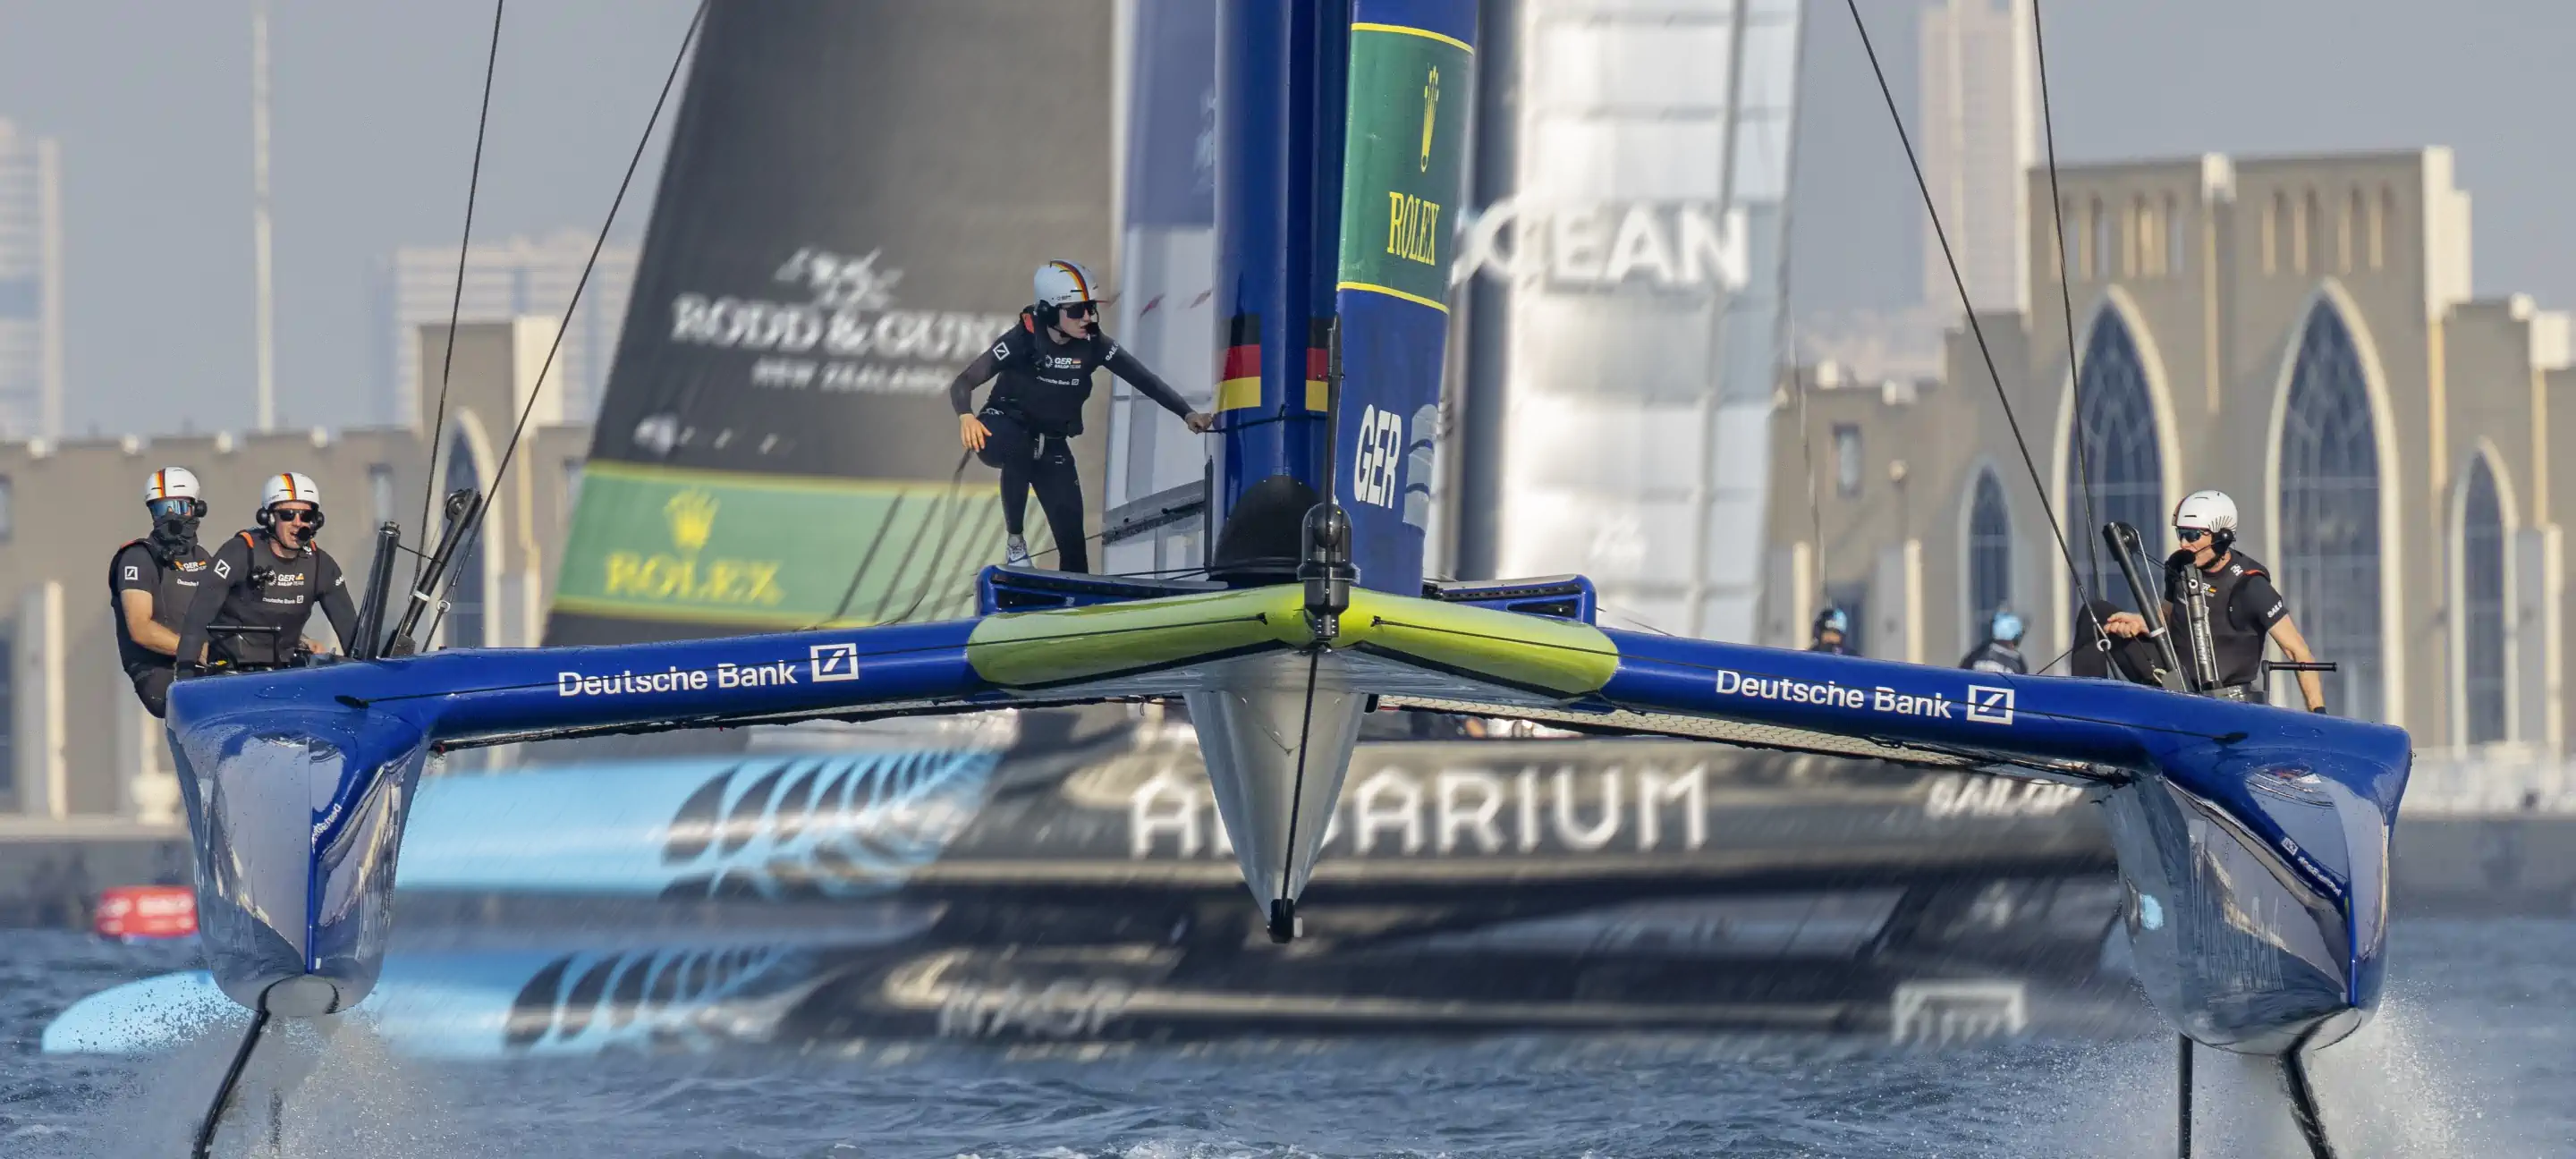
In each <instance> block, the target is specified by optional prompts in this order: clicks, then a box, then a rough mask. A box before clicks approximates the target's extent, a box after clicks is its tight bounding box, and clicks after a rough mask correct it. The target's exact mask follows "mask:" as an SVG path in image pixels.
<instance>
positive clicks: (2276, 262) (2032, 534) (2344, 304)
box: [1765, 148, 2576, 753]
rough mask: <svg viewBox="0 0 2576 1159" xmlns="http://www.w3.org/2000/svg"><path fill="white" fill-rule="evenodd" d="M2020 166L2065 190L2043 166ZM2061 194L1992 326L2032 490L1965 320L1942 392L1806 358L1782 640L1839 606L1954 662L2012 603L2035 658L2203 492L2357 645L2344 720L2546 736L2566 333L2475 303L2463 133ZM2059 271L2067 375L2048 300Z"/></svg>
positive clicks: (1780, 447)
mask: <svg viewBox="0 0 2576 1159" xmlns="http://www.w3.org/2000/svg"><path fill="white" fill-rule="evenodd" d="M2028 180H2029V181H2030V183H2031V189H2032V197H2033V199H2034V201H2035V203H2036V204H2038V205H2040V206H2043V207H2044V206H2046V205H2047V185H2046V182H2047V175H2046V173H2045V172H2034V173H2031V174H2029V175H2028ZM2062 185H2063V190H2064V193H2065V200H2064V202H2063V203H2062V205H2061V206H2060V209H2061V211H2062V212H2063V213H2064V214H2065V215H2066V225H2067V234H2068V252H2067V253H2066V254H2065V255H2064V261H2063V262H2061V261H2059V260H2058V255H2057V253H2056V249H2055V247H2054V245H2053V244H2052V241H2053V236H2054V231H2055V226H2054V223H2053V222H2052V221H2051V220H2050V219H2049V217H2048V215H2047V214H2045V213H2041V214H2036V215H2034V216H2033V218H2032V219H2031V220H2030V221H2029V222H2028V223H2027V227H2026V228H2027V229H2028V230H2029V235H2030V238H2031V245H2030V252H2031V253H2032V254H2033V255H2034V257H2033V258H2032V259H2031V264H2030V269H2029V271H2028V272H2029V280H2030V283H2031V285H2033V286H2034V287H2037V293H2036V294H2035V295H2034V298H2035V300H2034V302H2033V303H2032V307H2031V312H2030V313H2029V314H2023V313H2019V312H2009V311H2003V312H1996V313H1992V314H1988V315H1985V316H1983V317H1981V318H1980V319H1979V321H1980V324H1981V326H1982V329H1983V330H1984V332H1985V336H1986V338H1987V339H1988V340H1989V341H1990V342H1991V343H1992V345H1993V351H1994V359H1995V363H1996V365H1997V366H1998V368H1999V369H2000V370H2001V373H2002V374H2003V376H2004V382H2003V384H2002V385H2003V392H2004V394H2005V396H2006V397H2008V398H2009V400H2010V402H2011V405H2012V408H2013V413H2014V415H2015V417H2017V418H2018V419H2019V422H2020V425H2021V429H2022V431H2023V433H2024V434H2025V435H2026V436H2027V437H2028V438H2029V440H2030V446H2029V448H2028V449H2029V453H2030V455H2031V456H2032V457H2033V459H2035V461H2036V466H2037V469H2038V472H2039V474H2040V476H2041V481H2042V482H2043V483H2044V495H2043V493H2042V491H2043V489H2035V488H2034V487H2033V485H2032V480H2031V478H2030V471H2029V469H2028V468H2026V467H2025V466H2024V462H2023V459H2022V451H2021V449H2020V448H2018V447H2016V446H2015V444H2014V442H2013V439H2012V436H2011V433H2010V431H2009V429H2008V427H2007V424H2006V422H2005V416H2004V414H2003V412H2002V409H2001V407H2000V405H1999V404H1998V402H1997V400H1996V392H1995V387H1994V384H1993V383H1992V382H1991V381H1990V380H1989V379H1988V377H1987V374H1986V370H1985V364H1984V361H1983V359H1982V358H1981V356H1980V355H1979V353H1978V351H1977V349H1976V347H1975V345H1974V342H1973V340H1972V339H1971V338H1970V336H1969V335H1968V334H1966V333H1965V332H1963V331H1953V332H1952V333H1951V335H1950V336H1949V352H1948V357H1947V371H1946V373H1945V374H1944V376H1943V377H1942V378H1941V380H1939V381H1938V382H1934V383H1916V382H1904V383H1873V384H1866V385H1859V384H1844V383H1840V382H1838V381H1837V380H1836V376H1835V375H1834V374H1832V373H1831V372H1825V373H1816V372H1808V373H1805V374H1803V375H1802V376H1801V377H1800V379H1799V381H1797V382H1793V383H1792V384H1790V386H1789V387H1788V388H1786V389H1785V390H1784V393H1783V395H1782V400H1783V406H1782V407H1781V409H1780V411H1779V419H1778V421H1777V422H1776V423H1775V425H1774V428H1773V429H1774V441H1773V455H1774V462H1775V463H1778V464H1779V465H1780V470H1779V472H1778V475H1777V478H1776V479H1775V481H1774V485H1773V487H1772V491H1771V494H1772V519H1771V524H1770V526H1771V527H1772V528H1773V532H1772V535H1773V548H1772V552H1771V559H1772V563H1771V585H1770V589H1769V591H1768V593H1767V594H1768V599H1767V602H1766V609H1767V610H1766V614H1765V637H1766V639H1767V640H1769V641H1770V642H1773V643H1777V644H1781V645H1786V646H1794V645H1797V644H1800V643H1803V641H1804V639H1805V634H1806V624H1807V618H1808V617H1809V616H1810V615H1811V614H1812V612H1813V611H1814V609H1815V608H1816V607H1817V605H1818V602H1819V601H1820V600H1823V599H1833V600H1836V601H1838V602H1841V603H1843V604H1845V605H1846V607H1847V610H1852V611H1854V612H1856V613H1858V614H1859V616H1858V618H1859V619H1860V620H1861V622H1862V636H1863V640H1862V644H1863V647H1864V648H1865V650H1866V651H1867V652H1868V653H1869V654H1871V655H1874V656H1883V657H1889V658H1896V659H1906V660H1916V661H1924V662H1930V663H1953V662H1955V661H1956V660H1957V658H1958V657H1959V656H1960V655H1962V654H1963V653H1965V652H1966V651H1967V650H1968V648H1969V647H1971V646H1972V645H1973V644H1975V643H1976V641H1977V639H1978V626H1979V625H1980V624H1981V623H1982V621H1983V619H1984V618H1985V616H1986V614H1987V613H1989V612H1990V611H1991V610H1992V609H1994V608H1997V607H2010V608H2013V609H2015V610H2017V611H2020V612H2022V613H2023V614H2024V616H2025V617H2026V618H2027V619H2028V620H2029V621H2030V639H2029V641H2028V642H2027V644H2026V645H2025V651H2027V652H2029V653H2030V654H2031V655H2032V656H2033V658H2034V661H2035V662H2036V661H2042V660H2046V659H2047V658H2049V657H2053V656H2057V655H2059V654H2060V653H2062V652H2063V651H2064V650H2065V649H2066V647H2067V646H2068V640H2069V638H2070V636H2069V632H2070V630H2071V628H2072V625H2073V622H2074V616H2075V609H2076V606H2077V603H2076V597H2077V593H2078V592H2079V591H2087V592H2091V593H2093V594H2094V595H2096V596H2101V597H2106V598H2112V599H2114V600H2115V601H2117V602H2123V603H2125V602H2127V599H2128V597H2127V596H2126V594H2125V592H2124V591H2123V585H2122V584H2121V582H2120V581H2119V579H2118V578H2117V573H2116V571H2113V570H2112V568H2111V566H2110V564H2109V562H2108V560H2107V559H2103V560H2101V561H2100V562H2099V563H2098V564H2097V563H2096V562H2095V557H2094V554H2093V553H2094V551H2095V549H2096V545H2098V544H2099V543H2100V540H2099V538H2098V535H2097V534H2096V533H2095V532H2094V530H2093V528H2094V527H2096V526H2098V524H2099V523H2100V522H2101V521H2106V520H2113V519H2116V520H2121V521H2124V522H2127V523H2130V524H2132V525H2134V526H2136V527H2137V528H2138V529H2139V530H2140V531H2141V532H2142V533H2144V534H2145V535H2146V536H2147V537H2148V539H2149V541H2150V543H2151V544H2152V545H2153V546H2154V547H2155V548H2156V549H2157V550H2158V551H2159V552H2161V551H2163V550H2169V549H2170V547H2171V544H2170V543H2169V542H2168V537H2169V535H2170V532H2169V531H2167V530H2166V526H2167V522H2168V517H2169V515H2170V513H2171V511H2172V509H2173V505H2174V504H2175V503H2176V502H2178V501H2180V499H2181V497H2182V496H2183V495H2185V494H2187V493H2189V492H2190V491H2193V490H2197V489H2199V488H2203V487H2216V488H2219V489H2222V490H2225V491H2227V492H2228V493H2229V494H2231V495H2233V496H2234V497H2235V498H2236V500H2237V502H2238V504H2239V507H2240V509H2241V510H2242V511H2243V513H2244V518H2245V521H2246V527H2245V532H2244V535H2243V536H2242V538H2241V540H2240V542H2241V543H2242V544H2243V546H2244V548H2245V550H2247V551H2248V552H2250V553H2251V554H2253V555H2254V556H2255V557H2256V558H2258V559H2260V560H2262V561H2263V562H2265V563H2266V564H2269V565H2270V566H2271V568H2272V570H2273V573H2274V575H2275V577H2276V579H2277V580H2278V582H2279V584H2280V587H2281V590H2282V591H2283V593H2284V594H2285V595H2286V596H2287V597H2288V599H2289V602H2290V609H2291V614H2292V615H2293V617H2294V618H2295V620H2296V622H2297V623H2298V624H2299V626H2300V628H2301V630H2302V631H2303V632H2304V633H2305V634H2306V636H2307V638H2308V640H2309V642H2310V643H2311V645H2312V646H2313V647H2314V648H2315V649H2316V651H2317V652H2318V653H2319V655H2320V656H2321V657H2322V658H2324V659H2328V660H2333V661H2335V662H2337V663H2338V664H2340V665H2341V666H2342V670H2341V671H2340V672H2338V673H2336V674H2334V675H2332V676H2329V677H2328V678H2327V686H2328V692H2327V699H2328V702H2329V705H2330V707H2331V708H2332V709H2333V710H2334V711H2336V712H2338V713H2342V714H2345V715H2350V716H2356V717H2362V718H2365V719H2372V720H2381V721H2386V722H2388V723H2392V724H2398V725H2402V726H2404V727H2406V728H2407V729H2409V730H2411V731H2412V732H2413V733H2414V734H2415V736H2416V738H2417V740H2418V742H2419V744H2421V745H2422V746H2424V747H2425V748H2427V749H2448V750H2451V751H2458V752H2465V751H2469V750H2472V749H2492V748H2493V747H2494V746H2508V747H2509V748H2512V747H2519V748H2523V749H2529V750H2536V751H2540V752H2547V753H2555V752H2557V751H2559V750H2560V749H2561V747H2562V743H2563V739H2564V732H2565V729H2564V723H2563V722H2564V719H2565V716H2566V712H2567V704H2566V698H2567V689H2566V688H2565V684H2564V680H2563V677H2562V672H2563V664H2562V661H2561V654H2562V653H2563V651H2564V650H2565V648H2566V633H2565V622H2566V618H2567V617H2566V615H2565V613H2564V610H2563V603H2564V600H2565V592H2564V585H2563V582H2562V579H2561V574H2562V570H2563V567H2564V563H2563V556H2562V549H2561V545H2560V535H2561V533H2560V530H2559V526H2558V524H2557V523H2556V513H2557V512H2559V511H2563V510H2570V509H2576V508H2569V507H2568V504H2570V503H2576V472H2566V471H2556V472H2553V471H2552V470H2551V468H2550V460H2551V458H2552V454H2553V450H2554V449H2556V448H2562V447H2567V446H2576V441H2570V440H2576V396H2570V395H2569V394H2568V393H2567V392H2568V391H2569V390H2570V389H2571V388H2576V376H2571V375H2570V373H2569V370H2568V365H2569V356H2570V351H2569V337H2568V322H2567V318H2566V316H2565V315H2563V314H2558V313H2554V312H2549V311H2544V310H2540V309H2537V308H2535V307H2534V305H2533V304H2532V302H2531V301H2530V300H2529V299H2528V298H2524V297H2521V296H2512V297H2505V298H2494V299H2476V298H2472V297H2471V296H2470V291H2469V287H2470V284H2471V283H2470V277H2469V241H2470V238H2469V198H2468V195H2467V194H2466V193H2465V192H2462V191H2461V190H2459V189H2458V188H2457V187H2456V186H2455V185H2454V183H2453V179H2452V163H2451V154H2450V153H2449V151H2448V150H2445V149H2439V148H2433V149H2423V150H2412V151H2406V152H2392V153H2371V154H2356V155H2341V156H2306V157H2262V158H2243V159H2231V158H2228V157H2224V156H2216V155H2209V156H2201V157H2187V158H2180V159H2175V160H2169V161H2141V162H2134V163H2123V164H2109V165H2086V166H2079V167H2072V168H2068V169H2066V170H2065V171H2064V172H2063V174H2062ZM2061 270H2063V271H2064V273H2065V290H2066V292H2068V293H2071V294H2072V295H2073V300H2074V304H2075V318H2076V327H2077V339H2078V342H2079V343H2080V346H2079V348H2078V349H2079V352H2080V357H2078V358H2076V359H2074V360H2072V363H2071V364H2070V360H2069V358H2068V356H2067V355H2068V351H2067V343H2066V338H2065V330H2064V325H2063V323H2062V322H2060V321H2057V320H2056V313H2057V309H2056V304H2055V303H2053V302H2050V301H2049V300H2048V299H2050V298H2052V297H2054V296H2055V294H2056V293H2057V292H2058V289H2059V278H2060V273H2061ZM2078 384H2080V387H2081V389H2080V396H2081V400H2082V402H2081V407H2080V408H2079V407H2078V406H2077V405H2076V399H2077V397H2078V394H2079V391H2078V390H2076V389H2075V387H2076V386H2077V385H2078ZM2079 432H2081V433H2080V440H2079ZM2079 441H2080V447H2081V451H2080V453H2079V451H2078V447H2079ZM1809 464H1812V468H1810V466H1809ZM1811 485H1812V488H1813V489H1812V494H1813V495H1814V496H1815V502H1814V506H1813V507H1812V508H1811V507H1810V506H1809V503H1808V496H1809V495H1810V494H1811V491H1810V487H1811ZM2051 512H2053V513H2054V514H2055V516H2056V518H2057V520H2058V522H2059V525H2060V528H2061V529H2062V530H2063V532H2064V534H2065V536H2066V547H2067V549H2068V550H2069V551H2071V552H2072V554H2073V555H2074V557H2075V564H2074V567H2072V568H2070V567H2069V566H2068V564H2067V562H2066V560H2065V557H2064V556H2062V555H2061V554H2060V547H2059V542H2058V540H2057V538H2056V536H2055V533H2054V532H2053V530H2052V528H2051V526H2050V513H2051ZM2060 671H2063V669H2060ZM2276 685H2277V686H2278V691H2277V692H2276V695H2279V696H2283V697H2286V696H2288V695H2289V694H2290V693H2291V688H2290V686H2289V682H2288V681H2287V680H2282V681H2276Z"/></svg>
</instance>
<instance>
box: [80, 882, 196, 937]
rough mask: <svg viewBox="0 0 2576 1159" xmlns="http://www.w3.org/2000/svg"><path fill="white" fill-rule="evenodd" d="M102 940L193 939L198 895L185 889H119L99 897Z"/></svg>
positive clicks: (160, 887) (184, 887)
mask: <svg viewBox="0 0 2576 1159" xmlns="http://www.w3.org/2000/svg"><path fill="white" fill-rule="evenodd" d="M94 928H95V929H96V930H97V931H98V936H100V937H102V938H123V939H127V940H132V939H136V938H193V937H195V936H197V891H195V890H193V889H190V888H188V887H187V886H184V885H119V886H111V887H109V888H108V889H107V891H106V892H104V893H101V894H99V895H98V918H97V921H96V924H95V927H94Z"/></svg>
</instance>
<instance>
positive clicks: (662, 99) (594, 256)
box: [422, 0, 707, 640]
mask: <svg viewBox="0 0 2576 1159" xmlns="http://www.w3.org/2000/svg"><path fill="white" fill-rule="evenodd" d="M706 20H707V0H698V7H697V11H696V13H695V14H694V15H692V16H690V17H689V28H688V31H687V32H685V33H682V34H681V36H680V50H679V51H678V52H677V53H674V54H673V55H672V57H671V71H670V72H669V73H668V74H667V75H665V76H664V77H663V78H662V92H661V95H659V96H656V97H654V98H653V113H652V115H651V116H649V117H646V118H645V119H644V132H643V133H642V134H640V135H638V136H637V137H636V138H635V154H634V156H632V157H629V158H627V160H626V175H625V176H624V177H622V178H619V179H618V182H617V196H616V197H614V198H611V199H610V200H609V203H608V219H607V220H605V221H602V222H601V223H600V224H599V237H598V239H597V240H596V241H593V242H592V243H591V246H590V256H589V257H588V258H585V259H583V261H582V263H581V277H580V279H579V280H577V281H575V282H574V283H573V285H572V300H571V301H570V302H567V303H565V304H564V318H563V324H562V325H559V326H557V327H555V338H554V341H553V342H552V343H550V344H548V345H547V347H546V360H545V362H544V364H543V365H541V366H539V367H538V368H537V378H536V384H535V385H534V386H532V387H530V388H529V390H528V401H527V403H526V404H525V405H523V406H521V407H520V408H519V421H518V424H517V425H516V426H513V427H512V428H510V442H509V444H508V445H507V446H505V447H503V448H502V450H501V464H500V466H499V467H497V468H495V469H494V470H493V472H492V485H491V488H490V490H488V491H487V492H486V495H487V496H490V498H486V499H485V500H484V502H483V505H482V506H481V507H478V508H476V509H475V511H474V514H473V516H472V519H471V521H470V522H468V523H467V524H466V526H465V532H464V534H463V535H461V536H459V537H458V540H457V544H456V553H455V555H454V556H453V557H452V558H456V559H463V558H465V557H466V556H467V555H468V554H469V553H470V552H472V551H473V550H474V549H475V546H476V540H477V539H478V538H480V537H481V535H482V534H483V522H484V519H485V517H487V516H488V515H490V514H491V511H492V508H493V507H494V506H495V505H496V504H495V502H494V500H495V499H497V498H498V496H499V495H500V493H501V480H503V479H504V478H507V477H508V476H509V474H510V463H511V460H512V459H514V458H516V457H517V455H518V453H519V441H520V440H521V439H522V438H524V437H526V435H527V433H528V418H529V417H530V416H531V415H534V414H535V413H536V410H537V398H538V396H539V395H541V394H543V393H544V392H545V384H546V375H547V374H548V373H549V372H550V371H552V370H553V369H554V365H555V356H556V355H558V354H560V353H562V352H563V340H564V335H565V334H568V333H570V332H571V331H572V317H573V312H574V311H575V310H577V309H579V308H580V307H581V294H582V291H583V290H584V289H587V288H588V287H589V286H590V275H591V272H592V271H593V270H595V269H596V268H597V267H598V265H599V251H601V250H603V249H605V248H607V246H608V231H609V229H610V228H611V227H613V226H615V225H616V224H617V211H618V209H619V208H620V207H622V206H624V205H625V204H626V191H627V189H628V188H630V187H632V186H633V185H634V183H635V170H636V169H637V168H639V167H641V166H642V165H643V163H644V150H645V148H646V146H648V145H650V144H652V141H653V129H654V127H655V126H657V125H659V124H661V122H662V109H663V106H665V105H667V104H669V103H670V100H671V87H672V86H673V85H674V84H676V83H678V81H679V79H680V66H681V65H683V64H685V63H687V61H688V59H689V46H690V45H692V44H695V43H696V42H697V39H698V29H699V28H700V27H702V26H704V25H705V24H706ZM453 335H454V331H453V329H452V328H451V330H450V341H453ZM464 575H465V569H464V568H461V567H457V568H451V569H450V570H449V573H448V577H447V587H446V591H443V592H441V593H440V594H439V600H438V615H437V616H436V617H434V618H432V619H431V620H430V623H429V632H428V634H427V635H425V636H423V637H422V639H424V640H429V639H436V638H437V636H438V625H439V623H440V621H442V620H444V619H446V617H447V605H448V596H449V595H451V594H452V593H454V592H455V590H456V584H457V581H458V580H459V579H462V578H463V577H464Z"/></svg>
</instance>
